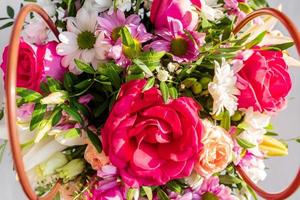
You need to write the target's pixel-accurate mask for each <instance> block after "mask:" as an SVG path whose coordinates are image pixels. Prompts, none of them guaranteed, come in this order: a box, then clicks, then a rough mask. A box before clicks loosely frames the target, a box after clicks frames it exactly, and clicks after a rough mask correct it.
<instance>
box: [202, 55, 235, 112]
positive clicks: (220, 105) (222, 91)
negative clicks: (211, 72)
mask: <svg viewBox="0 0 300 200" xmlns="http://www.w3.org/2000/svg"><path fill="white" fill-rule="evenodd" d="M236 81H237V78H236V76H235V75H234V72H233V70H232V69H231V66H230V65H229V64H228V63H227V62H226V61H225V59H224V58H223V59H222V64H221V66H220V64H219V63H218V62H216V61H215V77H214V79H213V81H212V82H211V83H209V84H208V91H209V93H210V94H211V96H212V98H213V100H214V102H213V112H212V113H213V114H216V115H219V114H220V113H221V112H223V111H224V109H226V110H228V111H229V114H230V116H232V115H233V114H234V112H235V111H236V110H237V100H238V99H237V97H236V95H238V94H239V90H238V89H237V88H236V86H235V85H236Z"/></svg>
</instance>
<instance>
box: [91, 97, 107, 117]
mask: <svg viewBox="0 0 300 200" xmlns="http://www.w3.org/2000/svg"><path fill="white" fill-rule="evenodd" d="M108 105H109V101H108V99H107V100H106V101H104V102H102V103H99V106H98V107H96V109H95V110H94V116H95V117H100V115H101V114H102V113H103V112H104V111H105V109H106V108H107V107H108Z"/></svg>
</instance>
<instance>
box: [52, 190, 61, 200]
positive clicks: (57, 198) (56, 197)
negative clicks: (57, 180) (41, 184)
mask: <svg viewBox="0 0 300 200" xmlns="http://www.w3.org/2000/svg"><path fill="white" fill-rule="evenodd" d="M60 199H61V198H60V192H58V193H57V194H56V195H55V197H54V199H53V200H60Z"/></svg>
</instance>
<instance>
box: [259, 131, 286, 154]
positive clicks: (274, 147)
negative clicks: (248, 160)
mask: <svg viewBox="0 0 300 200" xmlns="http://www.w3.org/2000/svg"><path fill="white" fill-rule="evenodd" d="M259 149H260V150H261V151H263V152H264V153H265V154H266V155H267V156H268V157H272V156H286V155H288V149H287V147H286V146H285V145H284V144H283V143H282V142H280V141H278V140H276V139H275V138H272V137H270V136H266V135H265V136H263V141H262V142H261V143H260V145H259Z"/></svg>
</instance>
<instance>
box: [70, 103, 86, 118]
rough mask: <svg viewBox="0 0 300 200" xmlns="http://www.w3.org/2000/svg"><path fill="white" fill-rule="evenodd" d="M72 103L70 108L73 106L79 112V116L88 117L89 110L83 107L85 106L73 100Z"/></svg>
mask: <svg viewBox="0 0 300 200" xmlns="http://www.w3.org/2000/svg"><path fill="white" fill-rule="evenodd" d="M71 102H72V106H75V107H76V108H77V110H79V111H80V112H81V114H83V115H84V116H85V117H89V115H90V112H89V110H88V109H87V108H86V107H85V105H83V104H80V103H78V102H77V101H75V100H71Z"/></svg>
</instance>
